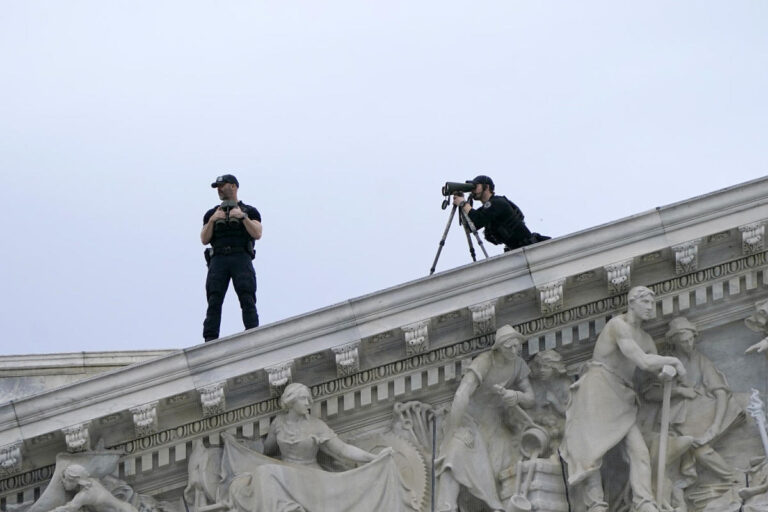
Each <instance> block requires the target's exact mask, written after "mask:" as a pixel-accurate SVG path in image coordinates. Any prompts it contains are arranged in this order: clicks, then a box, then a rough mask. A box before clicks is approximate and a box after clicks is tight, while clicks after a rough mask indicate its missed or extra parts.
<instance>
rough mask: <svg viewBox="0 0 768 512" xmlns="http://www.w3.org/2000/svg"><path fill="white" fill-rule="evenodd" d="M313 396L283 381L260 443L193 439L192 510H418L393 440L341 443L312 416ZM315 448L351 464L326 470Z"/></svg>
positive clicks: (187, 494) (229, 438)
mask: <svg viewBox="0 0 768 512" xmlns="http://www.w3.org/2000/svg"><path fill="white" fill-rule="evenodd" d="M311 400H312V397H311V392H310V390H309V389H308V388H307V387H306V386H304V385H303V384H299V383H292V384H288V385H287V386H286V387H285V390H284V392H283V394H282V396H281V399H280V403H281V405H282V406H283V409H284V411H283V412H282V413H280V414H278V416H277V417H276V418H275V419H274V420H273V421H272V424H271V425H270V429H269V433H268V434H267V438H266V440H265V441H264V442H263V444H262V443H259V442H255V443H253V442H252V443H251V445H250V446H249V445H248V440H243V439H237V438H236V437H234V436H232V435H230V434H228V433H224V434H222V439H223V440H224V446H223V448H212V449H205V448H203V447H202V446H201V445H199V446H197V447H196V449H195V452H194V453H193V454H192V457H191V458H190V464H189V482H190V483H189V485H188V486H187V488H186V489H185V492H184V500H185V503H186V506H187V507H189V510H190V512H208V511H215V510H226V511H228V512H274V511H279V510H286V511H289V510H290V511H294V510H295V511H304V510H334V511H338V512H357V511H363V510H364V511H370V512H416V511H419V510H420V509H421V503H422V501H421V499H420V498H418V497H415V496H414V495H413V494H412V492H411V491H410V489H409V488H408V487H407V486H406V485H405V484H404V481H403V477H402V475H401V472H400V470H399V468H398V464H397V461H396V458H395V450H393V448H392V447H391V444H387V443H386V442H380V443H374V444H371V445H370V446H371V447H372V448H375V449H376V450H375V451H377V453H374V452H373V451H367V450H365V449H362V448H360V447H358V446H354V445H352V444H348V443H345V442H344V441H342V440H341V439H339V437H338V436H337V435H336V434H335V433H334V431H333V430H331V429H330V428H329V427H328V425H326V424H325V423H324V422H323V421H322V420H320V419H318V418H314V417H312V416H310V414H309V408H310V405H311ZM211 450H212V451H211ZM414 451H415V450H414ZM319 454H322V455H324V456H326V457H328V458H330V459H331V460H332V461H336V462H338V463H341V464H343V465H346V467H349V466H350V464H351V465H352V466H356V467H352V468H351V469H348V470H346V471H340V472H333V471H327V470H326V468H324V467H323V466H321V464H320V462H319V460H320V459H319V458H318V455H319ZM217 466H218V467H217Z"/></svg>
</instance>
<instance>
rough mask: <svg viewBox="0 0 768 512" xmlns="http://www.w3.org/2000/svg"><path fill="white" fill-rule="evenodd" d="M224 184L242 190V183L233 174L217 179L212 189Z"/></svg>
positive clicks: (223, 175) (212, 184)
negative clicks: (230, 184) (229, 184)
mask: <svg viewBox="0 0 768 512" xmlns="http://www.w3.org/2000/svg"><path fill="white" fill-rule="evenodd" d="M222 183H232V184H233V185H234V186H236V187H237V188H240V183H239V182H238V181H237V178H235V177H234V175H232V174H222V175H221V176H217V177H216V181H214V182H213V183H211V188H216V187H218V186H219V185H221V184H222Z"/></svg>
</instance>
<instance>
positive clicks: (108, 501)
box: [52, 464, 138, 512]
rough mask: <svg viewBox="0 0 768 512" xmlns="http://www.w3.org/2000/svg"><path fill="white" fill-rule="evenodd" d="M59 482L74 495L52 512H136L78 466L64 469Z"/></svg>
mask: <svg viewBox="0 0 768 512" xmlns="http://www.w3.org/2000/svg"><path fill="white" fill-rule="evenodd" d="M61 481H62V484H63V485H64V489H66V490H67V491H68V492H76V494H75V496H74V497H73V498H72V499H71V500H70V501H69V502H68V503H67V504H66V505H61V506H59V507H56V508H54V509H53V510H52V512H82V511H86V512H138V510H137V509H136V507H134V506H133V505H131V504H130V503H127V502H125V501H121V500H119V499H117V498H116V497H115V496H114V495H113V494H112V493H111V492H109V491H108V490H107V489H106V488H105V487H104V486H103V485H102V484H101V482H100V481H99V480H98V479H96V478H91V475H90V473H88V470H86V469H85V468H84V467H83V466H80V465H79V464H72V465H70V466H67V467H66V468H64V471H63V472H62V474H61Z"/></svg>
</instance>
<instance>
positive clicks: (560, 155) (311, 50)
mask: <svg viewBox="0 0 768 512" xmlns="http://www.w3.org/2000/svg"><path fill="white" fill-rule="evenodd" d="M0 70H1V71H0V77H1V79H0V173H1V174H2V181H3V187H2V188H0V199H1V200H2V206H3V211H4V215H3V218H4V222H3V236H2V242H0V279H1V280H0V286H2V291H3V293H2V296H1V298H0V301H2V303H0V326H2V327H1V329H2V334H0V340H2V350H1V351H0V352H2V353H3V354H22V353H46V352H70V351H72V352H74V351H94V350H129V349H131V350H132V349H154V348H181V347H187V346H191V345H194V344H197V343H200V342H201V341H202V336H201V330H202V320H203V316H204V311H205V307H206V303H205V294H204V281H205V272H206V269H205V265H204V261H203V256H202V249H203V246H202V245H201V244H200V241H199V231H200V228H201V226H202V215H203V212H204V211H205V210H206V209H208V208H210V207H211V206H214V205H215V204H216V203H218V197H217V195H216V192H215V191H214V190H213V189H211V188H210V182H211V181H212V180H213V179H214V178H215V177H216V176H217V175H218V174H222V173H224V172H232V173H234V174H235V175H237V177H238V178H239V179H240V182H241V188H240V198H241V199H243V200H244V201H245V202H246V203H249V204H252V205H254V206H256V207H257V208H258V209H259V210H260V211H261V213H262V216H263V219H264V237H263V239H262V240H261V241H259V242H258V243H257V251H258V254H257V258H256V261H255V263H256V269H257V275H258V286H259V291H258V294H257V299H258V307H259V314H260V317H261V321H262V324H266V323H271V322H274V321H278V320H282V319H285V318H287V317H290V316H294V315H298V314H302V313H305V312H308V311H311V310H313V309H317V308H320V307H324V306H328V305H331V304H333V303H337V302H340V301H343V300H346V299H349V298H352V297H356V296H360V295H364V294H367V293H371V292H374V291H376V290H380V289H383V288H387V287H390V286H394V285H397V284H400V283H403V282H406V281H409V280H412V279H417V278H421V277H424V276H426V275H427V274H428V272H429V267H430V266H431V263H432V259H433V257H434V254H435V251H436V249H437V242H438V240H439V239H440V236H441V234H442V230H443V228H444V226H445V222H446V220H447V215H448V212H447V211H443V210H441V209H440V202H441V199H442V198H441V196H440V187H441V185H442V184H443V182H445V181H461V180H465V179H470V178H472V177H473V176H475V175H476V174H480V173H484V174H489V175H491V176H492V177H493V178H494V180H495V181H496V183H497V191H498V192H500V193H502V194H505V195H507V196H508V197H509V198H510V199H512V200H513V201H515V202H516V203H517V204H518V205H519V206H520V207H521V208H522V209H523V211H524V212H525V214H526V218H527V221H528V224H529V226H530V227H531V228H532V229H534V230H536V231H540V232H542V233H545V234H548V235H551V236H555V237H556V236H561V235H565V234H568V233H572V232H574V231H579V230H582V229H587V228H590V227H593V226H596V225H598V224H602V223H606V222H610V221H613V220H616V219H619V218H622V217H625V216H628V215H632V214H635V213H639V212H643V211H646V210H648V209H651V208H654V207H656V206H662V205H665V204H669V203H673V202H676V201H679V200H683V199H686V198H689V197H692V196H695V195H699V194H703V193H707V192H711V191H714V190H717V189H719V188H722V187H726V186H729V185H733V184H737V183H740V182H743V181H747V180H750V179H753V178H757V177H760V176H763V175H764V174H765V173H766V171H768V144H766V133H768V98H767V94H766V91H768V2H766V1H765V0H754V1H740V0H737V1H730V2H722V1H703V0H696V1H679V2H667V1H663V2H662V1H644V2H617V1H615V0H611V1H605V2H549V1H527V2H522V1H512V0H503V1H494V0H489V1H479V2H468V1H462V2H458V1H450V0H439V1H437V0H421V1H413V0H403V1H400V0H387V1H377V2H373V1H361V0H357V1H324V0H311V1H286V0H279V1H248V2H244V1H226V2H212V1H211V2H198V1H191V0H184V1H157V0H152V1H131V2H117V1H103V0H99V1H75V0H66V1H61V0H57V1H30V0H23V1H15V0H5V1H3V2H2V6H1V8H0ZM478 252H479V251H478ZM491 252H492V253H493V254H499V253H501V250H500V249H499V248H496V247H491ZM469 261H470V260H469V255H468V253H467V247H466V242H465V240H464V239H463V234H461V233H460V232H459V231H458V229H457V228H456V227H454V228H453V229H452V231H451V234H449V236H448V241H447V246H446V249H445V250H444V252H443V256H442V257H441V260H440V262H439V264H438V270H447V269H450V268H454V267H457V266H459V265H463V264H467V263H468V262H469ZM240 330H242V323H241V321H240V312H239V306H238V304H237V300H236V296H235V294H234V292H233V290H232V289H231V288H230V291H229V293H228V295H227V301H226V303H225V306H224V313H223V324H222V335H227V334H232V333H235V332H238V331H240Z"/></svg>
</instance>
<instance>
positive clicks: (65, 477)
mask: <svg viewBox="0 0 768 512" xmlns="http://www.w3.org/2000/svg"><path fill="white" fill-rule="evenodd" d="M90 476H91V475H90V473H88V470H87V469H85V468H84V467H83V466H81V465H80V464H70V465H69V466H67V467H65V468H64V471H62V472H61V482H62V484H64V488H65V489H66V490H68V491H74V490H76V489H77V487H78V486H79V485H80V482H81V481H82V480H84V479H86V478H88V477H90Z"/></svg>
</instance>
